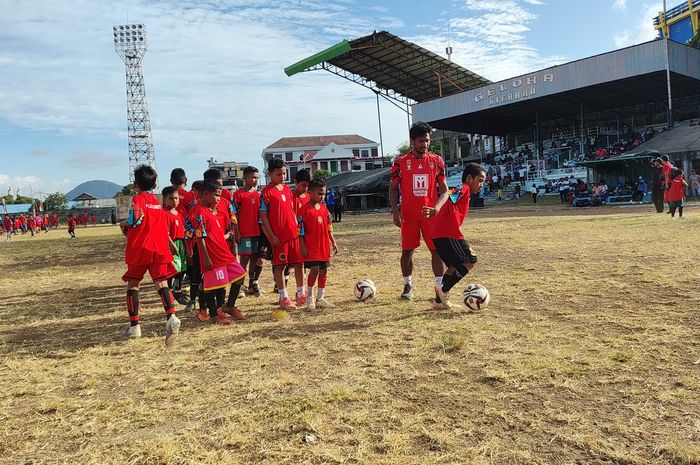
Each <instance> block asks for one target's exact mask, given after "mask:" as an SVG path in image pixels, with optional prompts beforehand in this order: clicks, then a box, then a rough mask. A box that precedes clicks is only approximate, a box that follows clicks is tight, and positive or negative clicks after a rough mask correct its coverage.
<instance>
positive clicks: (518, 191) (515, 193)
mask: <svg viewBox="0 0 700 465" xmlns="http://www.w3.org/2000/svg"><path fill="white" fill-rule="evenodd" d="M520 195H521V189H520V183H517V184H516V185H515V188H514V189H513V197H515V198H516V199H519V198H520Z"/></svg>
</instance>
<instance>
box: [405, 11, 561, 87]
mask: <svg viewBox="0 0 700 465" xmlns="http://www.w3.org/2000/svg"><path fill="white" fill-rule="evenodd" d="M525 3H529V4H531V5H534V4H535V3H533V2H527V1H526V2H525ZM536 18H537V15H535V14H534V13H532V12H531V11H529V10H528V8H527V6H526V5H523V4H521V3H518V2H516V1H515V0H502V1H497V0H483V1H482V0H466V1H465V7H464V8H463V9H462V10H461V11H457V13H456V14H454V15H452V17H451V19H450V37H449V40H450V42H451V44H452V48H453V51H454V54H453V56H452V60H453V61H454V62H456V63H459V64H460V65H462V66H464V67H465V68H467V69H469V70H471V71H474V72H476V73H478V74H480V75H482V76H483V77H485V78H487V79H490V80H493V81H498V80H501V79H506V78H509V77H513V76H517V75H520V74H525V73H528V72H531V71H532V70H535V69H542V68H546V67H548V66H552V65H555V64H559V63H562V62H565V61H566V59H567V58H566V57H565V56H561V55H552V56H542V55H540V53H539V52H538V51H537V50H536V49H534V48H533V47H531V46H530V45H529V44H528V40H527V36H526V35H527V33H528V32H529V31H530V24H531V23H532V22H533V21H534V20H535V19H536ZM411 40H414V41H416V42H417V43H418V44H420V45H422V46H424V47H425V48H427V49H429V50H432V51H433V52H435V53H438V54H440V55H442V54H443V52H444V47H445V45H446V44H447V42H448V37H446V33H445V32H443V31H442V30H440V29H434V30H433V31H431V34H426V35H421V36H416V37H413V38H411Z"/></svg>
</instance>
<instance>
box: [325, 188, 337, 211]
mask: <svg viewBox="0 0 700 465" xmlns="http://www.w3.org/2000/svg"><path fill="white" fill-rule="evenodd" d="M326 207H327V208H328V211H329V212H333V213H335V192H333V189H328V194H327V195H326Z"/></svg>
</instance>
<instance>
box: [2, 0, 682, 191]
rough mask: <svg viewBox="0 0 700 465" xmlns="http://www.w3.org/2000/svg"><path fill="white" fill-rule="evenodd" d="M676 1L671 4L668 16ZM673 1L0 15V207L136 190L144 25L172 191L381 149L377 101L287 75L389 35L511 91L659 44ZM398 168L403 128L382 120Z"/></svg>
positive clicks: (113, 9)
mask: <svg viewBox="0 0 700 465" xmlns="http://www.w3.org/2000/svg"><path fill="white" fill-rule="evenodd" d="M677 3H679V2H678V1H676V2H674V1H670V0H669V2H668V7H669V8H670V7H673V6H675V5H676V4H677ZM661 4H662V3H661V1H644V0H501V1H496V0H433V1H431V2H425V1H423V2H418V1H414V0H403V1H398V0H394V1H384V2H381V1H378V2H370V1H364V0H276V1H273V0H229V1H223V0H207V1H197V0H186V1H175V0H159V1H155V0H150V1H146V0H129V1H110V2H96V1H94V0H74V1H60V0H59V1H56V0H51V1H48V0H32V1H24V0H0V140H1V141H2V143H1V144H0V193H5V192H6V191H7V189H8V186H10V185H11V186H13V187H14V188H15V189H16V188H17V186H20V187H21V189H22V193H23V194H28V193H29V185H30V184H31V186H32V189H33V191H34V192H35V193H36V192H55V191H62V192H67V191H68V190H70V189H72V188H73V187H75V186H76V185H77V184H79V183H80V182H83V181H87V180H91V179H107V180H110V181H113V182H116V183H118V184H125V183H127V182H128V144H127V138H126V91H125V78H124V65H123V63H122V62H121V60H120V59H119V57H118V56H117V55H116V53H115V52H114V48H113V42H112V26H113V25H116V24H126V22H127V15H128V21H129V22H132V23H136V22H138V23H144V24H146V25H147V28H148V43H149V51H148V52H147V53H146V56H145V59H144V75H145V83H146V91H147V99H148V106H149V111H150V116H151V125H152V129H153V141H154V147H155V154H156V164H157V168H158V172H159V174H160V175H161V178H162V179H161V180H162V182H163V183H167V178H168V174H169V172H170V170H171V169H172V168H174V167H177V166H179V167H183V168H185V170H186V171H187V172H188V175H189V178H190V179H191V180H194V179H196V178H197V177H198V175H200V174H201V173H202V172H203V171H204V170H205V169H206V166H207V165H206V160H207V159H208V158H210V157H214V158H215V159H217V160H219V161H224V160H226V161H233V160H235V161H247V162H249V163H252V164H254V165H256V166H259V167H260V163H261V160H260V153H261V151H262V150H263V148H265V147H266V146H267V145H269V144H271V143H272V142H274V141H275V140H277V139H278V138H280V137H285V136H302V135H323V134H350V133H357V134H360V135H362V136H365V137H368V138H370V139H373V140H377V141H378V140H379V133H378V129H377V122H376V106H375V105H376V103H375V97H374V94H372V93H371V92H370V91H368V90H366V89H364V88H362V87H360V86H358V85H356V84H352V83H350V82H347V81H345V80H343V79H341V78H338V77H336V76H333V75H331V74H329V73H326V72H313V73H303V74H301V75H296V76H294V77H292V78H287V77H286V76H285V74H284V73H283V69H284V67H286V66H288V65H290V64H292V63H294V62H296V61H298V60H300V59H302V58H305V57H307V56H309V55H311V54H313V53H316V52H318V51H320V50H322V49H324V48H326V47H329V46H330V45H333V44H334V43H336V42H338V41H340V40H342V39H353V38H357V37H361V36H364V35H367V34H370V33H371V32H372V31H373V30H375V29H376V30H387V31H389V32H392V33H393V34H396V35H398V36H400V37H403V38H406V39H408V40H411V41H414V42H416V43H418V44H419V45H421V46H423V47H425V48H428V49H430V50H432V51H434V52H436V53H439V54H442V55H444V49H445V46H446V45H447V43H448V42H450V43H451V45H452V47H453V49H454V54H453V57H452V59H453V61H455V62H457V63H459V64H461V65H462V66H464V67H466V68H468V69H471V70H473V71H475V72H478V73H480V74H481V75H483V76H485V77H487V78H489V79H491V80H499V79H505V78H508V77H511V76H515V75H518V74H522V73H527V72H530V71H533V70H536V69H541V68H543V67H546V66H549V65H553V64H558V63H564V62H567V61H570V60H574V59H578V58H583V57H586V56H590V55H593V54H597V53H601V52H606V51H610V50H614V49H615V48H618V47H623V46H627V45H632V44H635V43H640V42H643V41H646V40H650V39H652V38H653V37H654V35H655V32H654V30H653V28H652V26H651V20H652V18H653V17H654V16H655V15H656V14H657V12H658V11H659V10H661ZM381 109H382V122H383V130H384V145H385V151H386V152H387V153H393V149H394V148H396V147H397V146H398V145H400V144H401V143H402V142H404V141H406V140H407V139H408V137H407V135H406V119H405V116H404V114H403V113H402V112H400V111H399V110H397V109H395V108H394V107H393V106H392V105H390V104H389V103H383V104H382V107H381Z"/></svg>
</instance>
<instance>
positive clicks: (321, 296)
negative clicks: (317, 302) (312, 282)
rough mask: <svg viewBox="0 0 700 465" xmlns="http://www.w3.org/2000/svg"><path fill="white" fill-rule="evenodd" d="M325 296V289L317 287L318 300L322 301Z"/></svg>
mask: <svg viewBox="0 0 700 465" xmlns="http://www.w3.org/2000/svg"><path fill="white" fill-rule="evenodd" d="M325 295H326V288H325V287H319V288H318V298H319V299H323V297H325Z"/></svg>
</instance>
